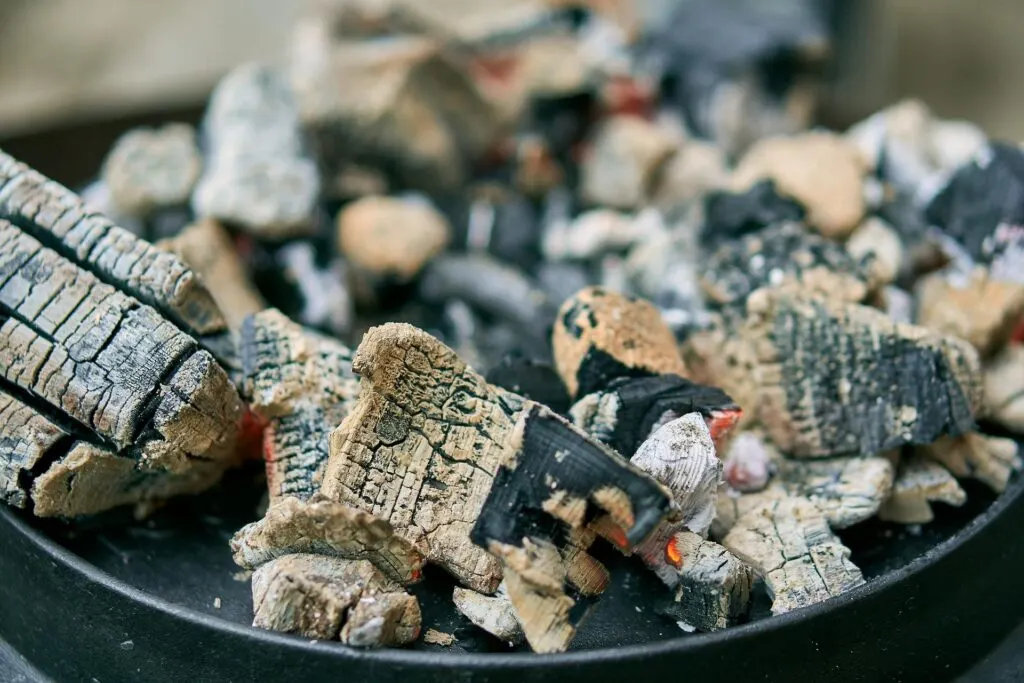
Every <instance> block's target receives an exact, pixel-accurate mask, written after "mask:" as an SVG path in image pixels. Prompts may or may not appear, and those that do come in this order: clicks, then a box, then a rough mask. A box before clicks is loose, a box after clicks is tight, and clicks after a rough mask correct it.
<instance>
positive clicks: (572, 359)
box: [552, 287, 686, 396]
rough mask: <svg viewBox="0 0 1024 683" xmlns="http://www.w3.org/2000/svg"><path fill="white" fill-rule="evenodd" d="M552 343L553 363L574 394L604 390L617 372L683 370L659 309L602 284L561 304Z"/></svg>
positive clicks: (638, 374)
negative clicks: (605, 287) (612, 290)
mask: <svg viewBox="0 0 1024 683" xmlns="http://www.w3.org/2000/svg"><path fill="white" fill-rule="evenodd" d="M552 346H553V349H554V355H555V367H557V368H558V374H559V375H561V377H562V381H563V382H565V386H566V387H567V388H568V389H569V393H570V394H571V395H573V396H583V395H586V394H589V393H591V392H593V391H596V390H600V389H603V388H604V387H606V386H607V385H608V383H609V382H611V381H612V380H613V379H616V378H618V377H644V376H649V375H653V374H660V373H674V374H677V375H685V374H686V367H685V365H684V364H683V360H682V358H681V357H680V355H679V351H678V349H677V345H676V340H675V336H674V335H673V334H672V331H671V330H670V329H669V328H668V327H667V326H666V325H665V322H664V320H662V318H661V314H660V313H659V312H658V309H657V308H655V307H654V306H653V305H652V304H651V303H649V302H647V301H644V300H643V299H638V298H636V297H630V296H623V295H622V294H617V293H615V292H611V291H608V290H606V289H603V288H601V287H589V288H587V289H584V290H582V291H580V292H577V294H576V295H575V296H574V297H572V298H570V299H567V300H566V301H565V303H563V304H562V307H561V308H560V309H559V311H558V316H557V318H556V319H555V329H554V334H553V336H552Z"/></svg>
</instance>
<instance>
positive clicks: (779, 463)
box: [775, 457, 893, 529]
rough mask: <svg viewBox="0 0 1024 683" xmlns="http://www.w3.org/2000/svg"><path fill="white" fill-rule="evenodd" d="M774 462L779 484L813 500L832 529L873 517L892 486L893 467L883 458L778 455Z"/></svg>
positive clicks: (796, 494) (799, 495) (795, 494)
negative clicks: (822, 457)
mask: <svg viewBox="0 0 1024 683" xmlns="http://www.w3.org/2000/svg"><path fill="white" fill-rule="evenodd" d="M775 464H776V467H777V469H778V475H777V481H778V483H779V484H780V485H781V486H782V488H783V489H784V490H785V491H786V492H787V493H789V494H790V495H791V496H796V497H801V498H805V499H807V500H809V501H811V502H812V503H814V504H815V505H816V506H817V507H818V509H819V510H821V513H822V514H823V515H825V518H826V519H827V520H828V523H829V526H831V527H832V528H833V529H845V528H847V527H851V526H853V525H854V524H858V523H860V522H863V521H865V520H868V519H870V518H872V517H874V516H875V514H876V513H877V512H878V510H879V508H880V507H881V506H882V504H883V503H884V502H885V500H886V499H888V498H889V494H890V492H891V491H892V487H893V467H892V464H891V463H890V462H889V461H888V460H887V459H885V458H879V457H870V458H861V457H852V458H851V457H838V458H827V459H824V460H790V459H788V458H779V459H777V460H776V461H775Z"/></svg>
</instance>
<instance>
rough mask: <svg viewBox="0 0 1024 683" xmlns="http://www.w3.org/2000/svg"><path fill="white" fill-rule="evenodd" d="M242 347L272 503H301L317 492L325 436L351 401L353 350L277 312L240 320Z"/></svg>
mask: <svg viewBox="0 0 1024 683" xmlns="http://www.w3.org/2000/svg"><path fill="white" fill-rule="evenodd" d="M241 349H242V366H243V374H244V380H243V385H244V391H245V395H246V398H247V399H248V400H249V402H250V406H251V408H252V410H253V411H254V412H255V413H256V414H257V415H259V416H260V417H261V418H262V419H263V420H264V421H266V423H267V429H266V432H265V434H264V439H265V446H264V449H265V452H264V456H265V459H266V467H267V488H268V489H269V491H270V496H271V499H272V500H273V499H276V498H280V497H283V496H295V497H297V498H300V499H307V498H309V497H310V496H312V495H313V494H314V493H316V492H317V491H318V490H319V489H320V483H321V479H322V477H323V469H324V467H325V466H326V464H327V459H328V457H329V455H330V437H331V433H332V432H333V431H334V430H335V428H337V426H338V425H339V424H341V421H342V420H343V419H344V418H345V416H346V415H347V414H348V413H349V412H350V411H351V409H352V407H353V405H354V404H355V401H356V399H357V397H358V393H359V380H358V379H357V378H356V376H355V374H354V373H353V372H352V352H351V351H350V350H349V349H348V348H347V347H346V346H344V345H343V344H342V343H341V342H338V341H336V340H334V339H331V338H329V337H326V336H323V335H320V334H318V333H316V332H313V331H312V330H307V329H304V328H303V327H301V326H300V325H298V324H296V323H294V322H292V321H291V320H289V319H288V318H287V317H286V316H284V315H283V314H281V313H280V312H278V311H276V310H267V311H263V312H261V313H259V314H257V315H255V316H251V317H250V318H248V319H247V320H246V321H245V323H244V325H243V327H242V333H241Z"/></svg>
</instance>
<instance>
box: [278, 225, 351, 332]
mask: <svg viewBox="0 0 1024 683" xmlns="http://www.w3.org/2000/svg"><path fill="white" fill-rule="evenodd" d="M320 253H322V252H318V250H317V248H316V246H315V245H314V244H313V243H312V242H309V241H306V240H293V241H291V242H289V243H288V244H286V245H284V246H282V247H281V248H279V249H276V250H274V251H273V252H272V254H271V256H270V260H271V263H270V264H267V265H269V266H270V268H271V269H272V277H271V278H270V282H269V283H268V282H264V286H262V287H261V291H263V292H266V293H267V294H268V296H271V295H272V296H274V297H275V299H276V298H277V297H281V299H280V300H272V301H271V303H273V304H274V306H276V307H286V309H285V310H287V312H288V313H289V315H291V316H292V317H294V318H296V319H297V320H298V321H299V322H300V323H302V324H303V325H309V326H311V327H315V328H317V329H320V330H325V331H327V332H330V333H332V334H334V335H336V336H342V335H344V334H346V333H347V332H349V330H350V328H351V326H352V324H353V319H354V317H355V314H354V312H353V305H354V304H353V299H354V298H355V294H354V293H353V292H350V290H349V288H348V287H347V286H346V283H347V281H348V279H349V278H348V268H347V266H346V265H345V263H344V262H343V261H341V260H340V259H334V260H331V261H328V262H326V263H325V262H324V261H323V259H322V258H320ZM282 280H283V282H282Z"/></svg>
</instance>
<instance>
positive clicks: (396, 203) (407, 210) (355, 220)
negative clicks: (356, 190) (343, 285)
mask: <svg viewBox="0 0 1024 683" xmlns="http://www.w3.org/2000/svg"><path fill="white" fill-rule="evenodd" d="M450 239H451V229H450V227H449V226H448V223H447V221H446V220H445V219H444V216H442V215H441V214H440V213H439V212H438V211H437V210H436V209H434V208H433V207H432V206H431V205H430V203H429V202H428V201H425V200H419V199H414V198H407V199H403V198H397V197H394V198H393V197H365V198H363V199H360V200H357V201H355V202H353V203H351V204H349V205H348V206H346V207H345V208H344V209H343V210H342V211H341V213H339V214H338V247H339V249H340V250H341V253H342V254H343V255H344V256H345V258H346V259H348V262H349V264H351V265H352V267H353V269H354V270H355V271H356V273H357V274H359V275H365V276H366V277H367V278H369V280H370V285H372V284H373V283H374V282H375V281H378V280H384V279H387V278H392V279H394V280H397V281H400V282H406V281H409V280H412V279H413V278H414V277H415V276H416V275H417V274H418V273H419V272H420V270H422V268H423V267H424V265H426V263H427V262H428V261H430V259H432V258H433V257H434V256H436V255H437V254H439V253H440V252H442V251H444V249H445V248H446V247H447V246H448V242H449V240H450Z"/></svg>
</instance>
